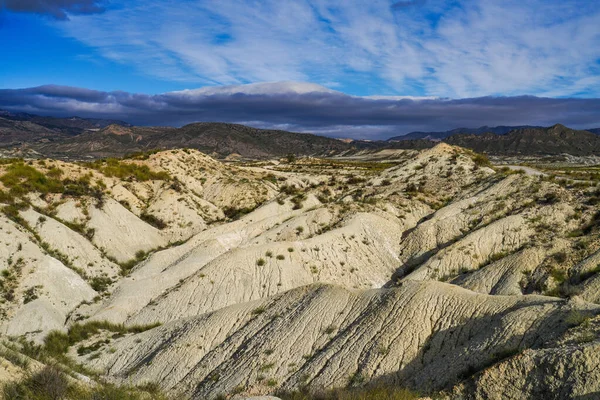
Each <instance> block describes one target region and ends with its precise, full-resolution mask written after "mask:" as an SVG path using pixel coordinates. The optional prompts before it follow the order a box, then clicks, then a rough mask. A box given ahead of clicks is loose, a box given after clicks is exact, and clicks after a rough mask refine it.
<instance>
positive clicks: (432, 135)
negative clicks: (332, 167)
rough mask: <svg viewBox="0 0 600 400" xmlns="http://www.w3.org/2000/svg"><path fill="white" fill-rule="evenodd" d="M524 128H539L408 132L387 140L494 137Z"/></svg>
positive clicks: (501, 127)
mask: <svg viewBox="0 0 600 400" xmlns="http://www.w3.org/2000/svg"><path fill="white" fill-rule="evenodd" d="M525 128H541V127H539V126H529V125H522V126H493V127H490V126H481V127H479V128H457V129H452V130H450V131H443V132H410V133H407V134H406V135H400V136H394V137H391V138H389V139H388V141H389V142H397V141H404V140H415V139H429V140H442V139H445V138H447V137H449V136H453V135H458V134H471V135H481V134H484V133H488V132H489V133H494V134H496V135H504V134H506V133H508V132H510V131H512V130H515V129H525Z"/></svg>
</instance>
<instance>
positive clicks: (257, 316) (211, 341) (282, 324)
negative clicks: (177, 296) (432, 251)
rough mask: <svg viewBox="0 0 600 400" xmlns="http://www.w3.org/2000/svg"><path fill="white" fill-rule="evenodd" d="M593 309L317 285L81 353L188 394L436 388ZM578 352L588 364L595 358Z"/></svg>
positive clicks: (574, 369) (430, 291)
mask: <svg viewBox="0 0 600 400" xmlns="http://www.w3.org/2000/svg"><path fill="white" fill-rule="evenodd" d="M599 312H600V308H599V307H598V306H595V305H590V304H587V303H573V302H571V303H569V302H567V301H564V300H559V299H555V298H548V297H540V296H489V295H482V294H477V293H474V292H471V291H468V290H466V289H461V288H459V287H457V286H454V285H449V284H444V283H439V282H418V281H407V282H405V283H404V284H403V285H402V287H400V288H395V289H376V290H370V291H358V292H354V291H349V290H347V289H344V288H341V287H336V286H328V285H322V284H318V285H311V286H307V287H303V288H298V289H294V290H291V291H288V292H285V293H283V294H280V295H278V296H275V297H273V298H269V299H263V300H259V301H255V302H250V303H245V304H240V305H234V306H231V307H227V308H224V309H221V310H219V311H217V312H214V313H208V314H204V315H201V316H197V317H192V318H188V319H181V320H177V321H174V322H171V323H168V324H165V325H163V326H161V327H158V328H155V329H152V330H150V331H147V332H145V333H142V334H139V335H136V336H135V337H130V338H127V339H122V340H118V341H117V342H115V343H113V344H112V346H113V347H114V349H115V350H116V351H111V352H102V353H101V355H100V356H99V358H97V359H95V360H92V361H89V362H90V363H91V365H92V366H94V367H96V368H101V369H103V370H105V371H106V372H107V374H108V375H109V376H112V377H114V378H116V379H119V380H123V381H131V382H134V383H142V382H145V381H154V382H158V383H160V384H161V385H162V386H163V387H165V388H167V389H168V390H170V391H171V392H173V393H180V394H187V395H191V396H192V398H194V399H212V398H215V397H216V396H218V395H219V394H222V393H230V392H231V391H233V390H234V389H235V388H237V387H243V388H245V391H246V392H247V393H250V394H265V393H271V392H273V390H274V389H276V388H277V387H281V388H285V389H295V388H298V387H303V386H307V387H309V388H312V389H320V388H323V387H340V386H342V387H343V386H346V385H347V384H348V383H349V382H350V383H352V384H362V383H363V382H367V381H371V382H374V381H377V380H383V381H390V382H394V383H395V384H400V385H404V386H409V387H413V388H416V389H419V390H423V391H428V390H439V389H443V388H448V387H451V386H452V385H453V384H455V383H456V382H457V381H458V380H459V379H462V378H464V377H465V376H469V375H471V374H472V373H473V372H474V371H477V370H480V369H483V368H485V367H488V366H489V365H490V364H494V363H495V362H498V361H501V360H503V359H504V358H510V357H514V358H517V359H518V358H519V357H522V356H521V355H515V356H512V355H513V354H516V353H520V352H522V351H524V350H525V349H528V348H532V349H538V348H540V347H542V346H543V345H544V343H546V342H548V341H551V340H555V339H556V338H558V337H560V336H561V335H562V334H563V333H564V332H565V331H566V330H567V329H568V328H569V327H570V326H571V324H572V322H569V321H570V317H571V316H573V315H575V314H577V315H586V316H587V315H589V316H593V315H596V314H598V313H599ZM590 358H591V359H590V360H589V363H588V364H589V365H591V366H593V367H597V366H598V363H599V362H600V357H598V356H597V355H595V356H592V355H590ZM554 362H555V363H561V362H562V361H561V359H560V358H554ZM556 365H557V367H558V366H559V364H556ZM561 365H562V364H561ZM567 365H568V366H570V369H569V373H570V374H574V375H578V376H581V375H582V374H585V371H584V370H582V369H581V368H579V366H580V364H577V363H574V364H567ZM530 367H531V366H530ZM595 382H596V383H595V384H593V385H590V386H589V387H588V388H587V390H588V391H590V392H591V391H593V390H596V389H597V388H596V385H597V382H598V381H595ZM535 384H537V385H543V384H544V382H543V380H539V381H536V382H535Z"/></svg>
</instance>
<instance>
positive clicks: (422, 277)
mask: <svg viewBox="0 0 600 400" xmlns="http://www.w3.org/2000/svg"><path fill="white" fill-rule="evenodd" d="M111 129H117V128H114V127H113V128H111ZM123 129H126V128H123ZM599 182H600V170H599V169H598V168H597V167H589V166H572V165H571V166H564V165H560V166H559V165H543V166H531V167H529V168H527V169H523V168H520V167H501V166H493V165H492V164H490V163H489V161H488V160H487V158H486V157H484V156H482V155H479V154H476V153H474V152H472V151H470V150H465V149H463V148H460V147H454V146H451V145H449V144H445V143H440V144H438V145H437V146H435V147H433V148H430V149H425V150H394V149H384V150H378V151H365V152H363V153H361V152H358V153H354V154H353V155H352V156H346V157H330V158H311V157H303V158H301V157H298V158H296V157H293V156H289V157H284V158H273V159H268V158H265V159H263V160H260V161H253V162H250V161H248V162H239V161H237V162H234V161H231V160H229V161H217V160H215V159H213V158H211V157H209V156H207V155H205V154H203V153H200V152H199V151H197V150H190V149H176V150H167V151H161V152H151V153H141V154H138V155H135V156H130V157H128V158H125V159H106V160H96V161H89V162H75V161H71V162H66V161H58V160H53V159H44V158H41V159H40V158H38V159H26V160H17V159H5V160H2V162H1V165H0V187H1V190H2V191H1V192H0V203H2V206H1V207H2V213H1V215H0V273H1V278H0V279H1V280H0V294H1V300H0V323H1V325H0V329H1V336H0V339H1V342H0V381H2V382H4V384H5V386H4V389H3V393H4V396H5V398H9V399H26V398H38V397H33V396H34V394H33V393H35V391H36V388H37V387H39V385H40V384H41V383H40V382H43V383H44V384H46V385H48V382H52V383H53V385H52V387H53V388H57V387H58V389H56V390H57V392H56V393H58V395H57V396H54V397H47V398H49V399H50V398H52V399H58V398H77V399H87V398H89V399H113V398H114V399H121V398H127V399H144V398H148V399H151V398H157V399H158V398H177V399H229V398H245V397H249V396H261V395H276V396H278V397H280V398H282V399H309V398H313V397H314V398H351V397H342V396H352V393H363V394H364V393H370V392H369V391H372V392H371V393H376V392H377V390H381V391H382V392H379V393H384V392H385V393H388V391H389V392H390V393H391V392H394V393H396V396H397V397H390V398H418V397H419V396H422V397H431V398H443V399H527V398H530V399H579V400H583V399H595V398H599V397H600V341H599V340H598V338H599V336H598V334H599V332H600V317H599V315H600V273H599V272H600V236H599V235H600V211H599V209H598V204H599V203H600V187H599V186H598V184H599ZM44 387H46V386H44ZM60 390H62V391H60ZM331 390H337V391H335V392H331ZM60 396H62V397H60ZM111 396H112V397H111ZM118 396H122V397H118ZM125 396H129V397H125ZM319 396H320V397H319ZM335 396H338V397H335ZM357 396H358V394H357ZM365 396H366V394H365ZM400 396H401V397H400ZM40 398H44V399H45V398H46V397H40ZM357 398H358V397H357ZM364 398H367V397H364ZM370 398H384V397H383V395H381V396H380V397H370Z"/></svg>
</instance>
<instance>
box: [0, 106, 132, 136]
mask: <svg viewBox="0 0 600 400" xmlns="http://www.w3.org/2000/svg"><path fill="white" fill-rule="evenodd" d="M0 118H4V119H7V120H11V121H20V122H31V123H34V124H36V125H39V126H43V127H45V128H48V129H52V130H58V131H60V132H61V133H63V134H67V135H78V134H80V133H82V132H83V131H85V130H89V129H102V128H106V127H107V126H109V125H121V126H131V125H130V124H128V123H127V122H123V121H119V120H110V119H98V118H80V117H67V118H55V117H43V116H39V115H33V114H28V113H20V112H11V111H6V110H0Z"/></svg>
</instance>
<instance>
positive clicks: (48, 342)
mask: <svg viewBox="0 0 600 400" xmlns="http://www.w3.org/2000/svg"><path fill="white" fill-rule="evenodd" d="M157 326H160V324H158V323H157V324H151V325H134V326H124V325H122V324H113V323H111V322H108V321H91V322H87V323H85V324H75V325H72V326H71V327H70V328H69V330H68V331H67V332H66V333H65V332H61V331H52V332H50V333H49V334H48V335H47V336H46V337H45V338H44V345H43V348H42V349H41V351H42V352H43V353H45V354H47V355H49V356H51V357H57V358H59V359H60V357H61V356H64V355H65V354H66V353H67V351H68V350H69V347H71V346H73V345H75V344H77V343H79V342H81V341H84V340H86V339H89V338H90V337H92V336H94V335H97V334H98V333H99V332H100V331H103V330H104V331H110V332H113V333H115V334H117V335H120V336H122V335H125V334H128V333H141V332H144V331H147V330H149V329H152V328H156V327H157Z"/></svg>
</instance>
